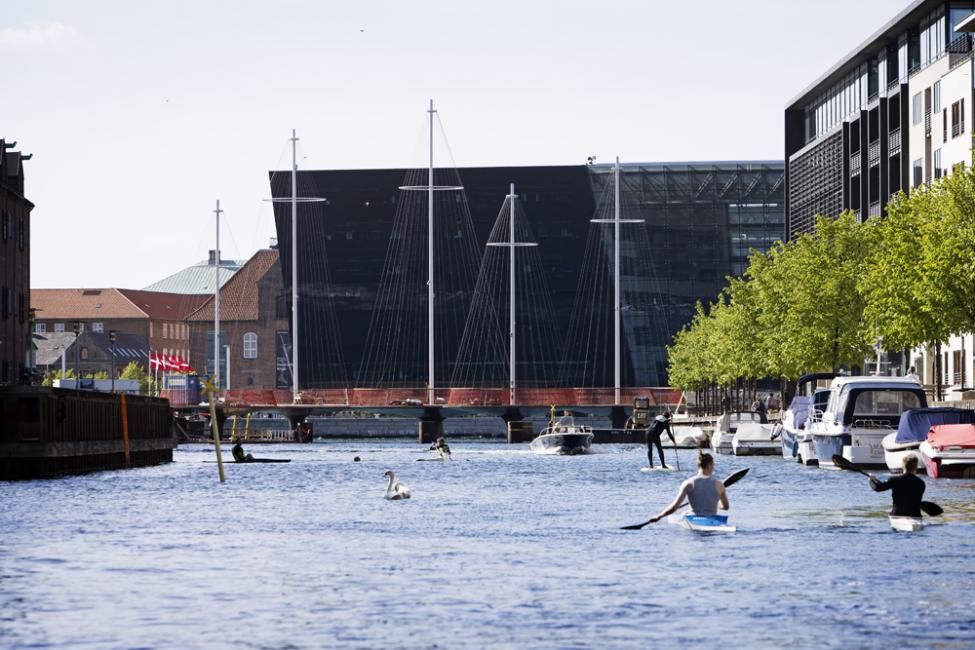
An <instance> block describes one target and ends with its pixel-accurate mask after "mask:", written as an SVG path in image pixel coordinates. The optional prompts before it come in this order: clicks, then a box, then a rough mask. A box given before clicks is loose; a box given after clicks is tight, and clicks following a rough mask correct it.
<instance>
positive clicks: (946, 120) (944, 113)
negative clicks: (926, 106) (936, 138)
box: [941, 108, 948, 142]
mask: <svg viewBox="0 0 975 650" xmlns="http://www.w3.org/2000/svg"><path fill="white" fill-rule="evenodd" d="M941 115H942V116H943V117H944V132H943V133H944V139H943V140H942V142H948V109H947V108H946V109H943V110H942V111H941Z"/></svg>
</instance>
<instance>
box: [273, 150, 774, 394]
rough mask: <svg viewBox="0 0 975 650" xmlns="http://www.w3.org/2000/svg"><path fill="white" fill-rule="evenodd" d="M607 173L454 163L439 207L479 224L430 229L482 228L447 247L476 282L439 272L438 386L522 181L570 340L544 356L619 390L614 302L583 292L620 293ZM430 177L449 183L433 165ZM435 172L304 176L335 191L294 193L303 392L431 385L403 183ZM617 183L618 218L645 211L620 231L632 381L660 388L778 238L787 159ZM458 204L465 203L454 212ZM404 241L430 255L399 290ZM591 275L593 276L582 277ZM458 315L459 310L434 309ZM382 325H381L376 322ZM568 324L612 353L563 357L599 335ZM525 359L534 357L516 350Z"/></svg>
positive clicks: (281, 226)
mask: <svg viewBox="0 0 975 650" xmlns="http://www.w3.org/2000/svg"><path fill="white" fill-rule="evenodd" d="M612 172H613V166H612V165H588V166H587V165H579V166H551V167H490V168H466V169H460V170H457V173H456V174H457V176H458V177H459V181H453V182H459V184H460V185H462V186H463V188H464V191H463V193H459V192H455V193H450V192H440V193H438V196H437V197H436V199H435V200H436V201H437V203H436V204H435V205H436V210H437V212H436V213H437V214H445V212H444V209H445V208H446V207H447V206H448V205H456V206H461V207H463V206H465V205H466V212H467V213H469V215H470V222H471V227H470V229H468V228H467V226H465V224H464V223H463V222H464V218H463V217H462V216H458V217H456V220H452V219H453V218H451V219H447V220H448V221H449V222H450V223H449V224H448V225H446V226H435V237H436V238H437V240H438V244H437V246H438V250H439V249H440V246H441V241H444V242H446V241H447V240H451V241H453V242H458V241H460V240H465V239H466V238H473V241H472V242H466V243H465V244H464V246H461V245H460V244H457V243H455V244H452V245H455V246H456V247H457V248H456V249H455V250H456V251H457V252H456V254H453V255H451V254H447V255H445V256H441V258H438V259H441V260H442V262H441V263H442V264H444V265H448V266H449V265H454V266H456V267H457V268H456V269H455V270H456V275H457V277H459V278H460V277H462V278H470V282H469V286H466V287H464V286H462V284H463V283H462V282H461V281H459V280H458V281H457V282H456V283H455V284H454V285H450V281H449V278H446V276H445V280H444V281H443V282H441V281H440V280H437V282H436V283H435V284H436V285H437V287H438V293H437V298H436V301H435V305H436V308H437V310H438V317H439V319H438V320H437V334H438V336H437V338H438V341H441V343H440V345H441V346H443V347H442V349H438V359H437V380H436V383H437V386H438V387H442V386H446V385H448V382H449V378H450V377H451V375H452V374H453V370H454V368H452V364H453V363H454V360H455V359H456V358H457V346H458V345H460V339H461V334H462V332H459V331H456V330H457V329H458V324H459V328H460V329H461V330H462V329H463V324H464V318H466V313H467V309H468V308H469V305H470V299H471V294H472V292H473V290H474V282H473V277H474V276H476V274H477V269H478V264H479V262H480V257H481V255H483V253H484V250H485V243H486V242H487V241H488V237H489V234H490V231H491V229H492V225H493V224H494V223H495V221H496V219H497V217H498V213H499V207H500V206H501V205H502V203H503V201H504V199H505V196H506V195H507V194H508V192H509V184H510V183H515V186H516V192H517V194H518V196H519V197H520V198H519V200H520V204H521V206H523V209H524V211H525V215H524V217H525V218H526V219H527V220H528V221H529V223H530V227H531V230H532V232H533V234H534V237H535V240H536V241H537V243H538V245H539V247H538V249H537V250H538V252H539V254H540V256H541V260H542V265H541V268H542V269H543V272H544V273H545V275H546V282H547V286H548V287H549V290H550V294H551V295H550V298H551V304H552V305H553V308H552V311H553V313H552V314H551V315H550V317H551V319H552V320H553V321H554V322H555V323H558V326H559V329H560V331H561V332H562V337H563V343H564V346H563V347H564V350H565V351H566V352H565V354H564V355H563V358H562V359H548V360H537V362H538V363H542V362H544V363H551V362H554V363H559V362H562V365H563V366H564V367H568V368H569V372H568V374H563V376H562V377H560V382H561V384H560V385H563V386H611V385H612V383H613V376H612V363H611V355H610V354H607V353H611V350H612V338H611V336H612V326H611V325H608V326H607V324H608V323H611V318H612V312H611V309H610V311H608V312H606V311H605V304H604V302H605V301H603V302H601V303H599V304H596V303H591V304H587V301H586V300H582V301H580V300H578V297H579V296H582V295H583V294H584V289H585V288H586V287H587V286H589V287H590V288H592V286H596V285H598V286H597V293H598V295H599V296H602V298H603V299H605V298H606V296H607V295H611V293H609V292H611V290H612V286H611V274H612V268H611V262H610V260H612V257H611V254H610V253H611V251H612V245H613V244H612V236H613V235H612V228H611V226H610V227H607V226H606V224H592V223H590V220H591V219H593V218H595V217H599V218H605V217H610V218H611V217H612V214H607V213H606V209H608V208H609V207H610V206H611V204H612V200H611V199H609V200H608V199H607V196H611V194H612V182H613V181H612V179H613V173H612ZM435 178H439V170H438V174H436V175H435ZM404 179H406V180H404ZM425 182H426V171H425V170H420V171H419V172H417V171H416V170H412V171H411V170H404V169H382V170H335V171H302V172H299V182H298V194H299V196H314V197H322V198H325V199H327V202H326V203H322V204H314V203H309V204H299V208H298V231H299V234H298V261H299V269H298V287H299V346H300V347H299V352H300V359H301V362H300V366H299V367H300V379H299V381H300V386H301V387H302V388H328V387H336V386H343V385H347V386H364V385H370V382H371V381H372V379H374V378H376V377H379V378H381V379H383V380H384V381H385V382H386V383H395V384H399V385H409V386H416V387H421V386H424V385H425V382H426V378H427V375H426V350H427V348H426V338H425V332H426V329H425V328H426V320H425V319H426V293H425V291H426V289H425V287H424V282H423V279H422V278H423V277H425V276H424V275H423V274H424V273H425V272H426V271H425V266H424V265H425V257H422V256H423V255H425V252H424V251H425V245H426V244H425V238H426V234H425V232H426V231H425V228H426V217H425V216H423V215H425V210H426V208H425V205H426V204H425V200H426V199H425V196H426V194H425V192H412V193H409V192H408V191H404V190H402V189H401V187H402V186H406V185H422V184H424V183H425ZM437 183H438V184H439V183H440V181H439V180H438V181H437ZM444 184H449V182H447V181H444ZM620 185H621V191H622V192H621V193H622V205H623V211H624V217H626V218H633V219H642V220H643V224H640V225H639V226H638V227H632V226H627V228H626V229H625V231H624V232H625V233H629V234H626V235H624V237H621V265H620V266H621V270H622V272H623V277H622V280H621V293H622V299H621V304H622V305H623V308H622V312H621V313H622V325H623V327H622V337H621V338H622V350H623V354H622V357H623V361H624V369H623V385H626V386H663V385H666V384H667V376H666V350H665V346H666V345H668V344H670V342H671V337H672V336H673V334H674V333H675V332H677V331H678V330H679V329H680V328H681V327H682V326H683V325H684V324H686V323H687V322H688V321H689V319H690V317H691V315H692V314H693V310H694V305H695V303H696V302H697V301H704V302H708V301H711V300H714V299H715V297H716V296H717V295H718V293H719V291H720V290H721V289H722V287H724V286H725V284H726V277H727V276H729V275H733V274H739V273H741V272H742V271H743V270H744V268H745V267H746V266H747V256H748V254H749V251H750V250H751V249H757V250H767V249H768V248H769V247H770V246H771V245H772V244H773V243H774V242H775V241H777V240H779V239H781V236H782V232H783V226H784V169H783V165H782V163H781V162H777V161H759V162H727V163H726V162H715V163H712V162H704V163H652V164H638V163H632V164H630V163H627V164H624V165H622V173H621V183H620ZM271 186H272V193H273V196H275V197H276V198H284V197H288V196H290V192H291V186H290V177H289V175H288V173H287V172H277V173H272V174H271ZM404 202H413V203H416V208H417V209H416V210H415V211H413V212H409V211H408V210H407V209H406V208H405V207H404ZM464 212H465V210H463V209H461V208H457V210H456V211H455V212H454V213H451V214H460V215H462V214H463V213H464ZM404 215H407V217H406V218H404ZM410 215H412V216H410ZM414 217H415V220H413V218H414ZM275 220H276V226H277V234H278V241H279V243H280V253H281V272H282V276H283V277H282V279H283V283H284V288H285V292H286V293H289V295H290V287H291V207H290V205H288V204H286V203H276V204H275ZM414 240H415V241H414ZM410 242H414V243H410ZM592 242H595V245H593V243H592ZM409 246H415V247H416V248H415V249H410V250H416V251H421V252H420V253H419V256H420V257H422V259H421V260H420V263H419V264H417V268H416V269H412V270H408V272H409V273H412V274H413V275H411V278H414V279H415V281H413V282H411V284H409V286H410V287H412V288H411V289H409V290H408V291H403V290H401V289H396V287H399V286H400V285H398V284H396V283H395V282H391V280H390V278H391V277H395V276H397V274H403V273H407V270H404V266H405V265H407V264H414V262H415V260H413V261H407V260H406V258H405V257H404V256H403V255H402V254H401V251H402V250H403V249H404V248H408V247H409ZM444 246H446V244H444ZM594 249H595V250H597V251H598V254H599V256H598V259H596V262H595V268H597V269H598V270H596V271H593V268H594V265H593V263H591V261H590V263H589V266H588V267H587V268H588V270H584V266H586V260H587V259H590V258H591V257H592V256H593V255H594ZM444 250H448V251H449V250H451V249H449V248H445V249H444ZM466 251H471V252H466ZM462 254H463V255H467V256H472V257H474V259H472V260H469V262H470V264H469V265H468V266H465V267H464V268H463V269H462V268H460V266H461V264H460V261H458V259H457V257H458V256H460V255H462ZM421 267H422V268H421ZM469 267H472V268H473V275H471V273H470V269H469ZM451 268H453V267H451ZM438 273H440V271H439V270H438ZM444 273H446V272H444ZM587 273H590V274H591V273H596V274H597V275H598V276H599V277H598V278H597V279H596V280H591V279H587V278H584V277H582V276H583V275H585V274H587ZM438 277H439V276H438ZM444 286H450V290H449V291H446V290H444V289H443V287H444ZM397 292H399V293H401V294H404V295H402V296H400V298H399V299H398V300H399V302H397V303H396V304H397V305H398V307H397V309H403V310H409V312H410V314H409V316H404V317H403V318H402V319H400V320H401V321H402V322H400V321H399V320H398V321H397V324H396V325H395V327H387V328H386V329H382V328H383V326H384V325H387V324H388V322H389V320H390V319H391V318H392V316H391V315H390V312H389V309H390V306H389V305H390V304H391V303H390V300H391V298H390V296H394V295H395V294H396V293H397ZM444 294H447V295H444ZM289 300H290V298H289ZM597 302H599V301H597ZM383 310H385V311H383ZM451 310H453V312H455V313H454V315H453V316H448V315H445V316H439V314H440V313H441V312H446V313H447V314H450V313H451ZM586 310H589V311H590V312H592V314H594V315H593V316H592V318H596V319H600V320H601V324H599V325H598V327H590V328H589V329H588V330H587V329H586V328H584V327H583V328H579V327H575V328H574V327H573V326H572V323H573V322H574V319H576V321H577V320H578V319H579V318H580V313H582V312H586ZM377 314H380V317H378V318H377V316H376V315H377ZM583 317H585V316H583ZM377 320H378V321H381V322H380V323H379V324H378V325H377V322H376V321H377ZM380 330H382V332H383V334H382V335H381V336H377V335H376V334H375V332H377V331H380ZM448 330H453V331H448ZM573 331H575V332H576V333H577V334H578V332H580V331H582V332H589V335H590V336H592V332H597V331H598V332H599V340H598V341H596V344H597V345H598V346H601V348H603V351H602V352H601V353H600V355H597V356H598V360H597V361H596V362H595V365H594V364H593V362H592V361H590V363H589V364H588V365H587V364H585V363H575V364H573V363H569V364H566V363H565V361H566V360H569V361H572V360H573V359H576V360H577V361H578V358H577V357H578V350H579V349H580V347H581V346H582V344H583V343H586V344H588V345H593V341H591V340H590V341H588V342H582V343H580V342H579V341H577V340H574V339H573V334H572V332H573ZM608 337H609V338H608ZM377 341H378V342H377ZM384 341H385V343H384ZM442 341H447V342H448V343H447V344H444V343H442ZM607 344H608V345H609V348H608V349H606V345H607ZM377 345H386V346H387V347H388V346H390V345H392V346H393V347H394V348H395V350H394V351H393V352H390V351H389V350H388V349H386V348H383V350H381V351H379V352H377V350H376V349H375V348H376V346H377ZM404 350H405V351H406V352H404ZM573 355H576V356H573ZM391 360H392V363H393V364H394V365H397V368H396V371H395V372H396V374H395V375H383V373H382V372H381V371H380V369H378V368H377V367H376V366H377V365H381V364H389V363H390V362H391ZM520 363H527V361H524V360H522V359H519V364H520ZM373 383H374V384H376V383H378V382H373Z"/></svg>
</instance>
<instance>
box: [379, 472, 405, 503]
mask: <svg viewBox="0 0 975 650" xmlns="http://www.w3.org/2000/svg"><path fill="white" fill-rule="evenodd" d="M383 476H388V477H389V485H387V486H386V498H387V499H389V500H391V501H398V500H400V499H409V498H410V488H408V487H406V486H405V485H403V484H402V483H394V481H395V480H396V475H395V474H393V470H391V469H387V470H386V472H385V473H384V474H383Z"/></svg>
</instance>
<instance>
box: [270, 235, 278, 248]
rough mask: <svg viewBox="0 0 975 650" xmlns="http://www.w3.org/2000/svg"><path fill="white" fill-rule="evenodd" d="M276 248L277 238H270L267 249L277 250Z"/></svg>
mask: <svg viewBox="0 0 975 650" xmlns="http://www.w3.org/2000/svg"><path fill="white" fill-rule="evenodd" d="M277 247H278V238H277V237H271V241H270V243H269V244H268V248H271V249H277Z"/></svg>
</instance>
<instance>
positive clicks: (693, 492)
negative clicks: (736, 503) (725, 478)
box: [650, 453, 729, 523]
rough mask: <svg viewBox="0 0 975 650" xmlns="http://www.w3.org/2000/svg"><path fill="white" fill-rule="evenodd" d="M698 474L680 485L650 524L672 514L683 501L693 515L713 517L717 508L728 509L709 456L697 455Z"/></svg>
mask: <svg viewBox="0 0 975 650" xmlns="http://www.w3.org/2000/svg"><path fill="white" fill-rule="evenodd" d="M697 467H698V472H697V474H696V475H694V476H692V477H691V478H689V479H687V480H686V481H684V482H683V483H681V484H680V489H679V490H678V491H677V498H675V499H674V500H673V501H672V502H671V503H670V505H669V506H667V507H666V508H664V510H663V511H662V512H661V513H660V514H659V515H657V516H656V517H653V518H651V519H650V523H655V522H658V521H660V520H661V519H663V518H664V517H666V516H667V515H669V514H670V513H672V512H674V511H675V510H677V508H679V507H680V506H681V504H682V503H683V502H684V499H687V500H688V501H689V502H690V504H691V510H692V511H693V512H694V514H695V515H699V516H714V515H716V514H718V506H719V505H720V506H721V509H722V510H727V509H728V508H729V504H728V492H727V491H726V490H725V487H724V483H722V482H721V481H719V480H718V479H716V478H715V477H714V476H713V475H714V458H713V457H712V456H711V454H703V453H699V454H698V457H697Z"/></svg>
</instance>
